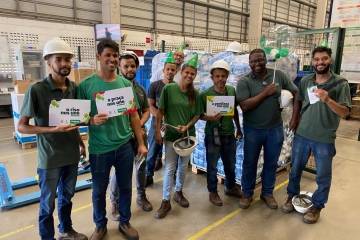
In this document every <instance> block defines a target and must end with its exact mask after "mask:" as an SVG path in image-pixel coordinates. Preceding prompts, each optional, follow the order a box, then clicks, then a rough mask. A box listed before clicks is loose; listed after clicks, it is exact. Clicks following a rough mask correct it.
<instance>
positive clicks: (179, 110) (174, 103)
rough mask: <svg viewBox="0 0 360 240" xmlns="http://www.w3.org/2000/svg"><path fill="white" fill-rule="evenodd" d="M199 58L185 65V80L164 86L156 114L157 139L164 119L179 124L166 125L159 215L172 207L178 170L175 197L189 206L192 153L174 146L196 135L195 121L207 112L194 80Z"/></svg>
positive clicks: (159, 140) (166, 121) (183, 72)
mask: <svg viewBox="0 0 360 240" xmlns="http://www.w3.org/2000/svg"><path fill="white" fill-rule="evenodd" d="M197 57H198V55H195V56H194V57H193V59H196V61H195V60H193V59H191V60H190V61H189V62H190V63H191V65H190V64H185V65H184V66H183V67H182V69H181V79H180V81H179V82H178V83H168V84H166V85H165V86H164V88H163V90H162V93H161V97H160V102H159V108H158V111H157V116H156V141H157V142H158V143H159V144H160V143H161V142H162V141H163V138H162V136H161V133H160V129H161V125H162V119H163V116H164V122H165V124H170V125H172V126H175V127H176V129H175V128H172V127H166V130H165V135H164V140H165V141H166V142H165V172H164V182H163V200H162V202H161V206H160V208H159V209H158V211H157V212H156V215H155V217H156V218H158V219H161V218H164V217H165V216H166V215H167V213H168V212H169V211H170V210H171V204H170V196H171V188H172V183H173V176H174V172H175V171H176V170H177V178H176V184H175V193H174V196H173V199H174V201H175V202H177V203H179V205H180V206H182V207H189V202H188V200H187V199H186V198H185V197H184V195H183V192H182V189H183V186H184V182H185V177H186V172H187V168H188V163H189V160H190V154H189V156H180V155H178V153H177V152H176V151H175V149H174V148H173V143H174V142H175V141H176V140H178V139H180V138H181V137H182V136H184V134H185V135H187V132H188V133H189V135H191V136H195V126H194V124H195V123H196V122H197V120H198V119H199V117H200V115H201V114H202V113H203V109H202V106H201V99H200V95H199V92H198V91H197V90H196V89H195V88H194V84H193V81H194V79H195V77H196V73H197Z"/></svg>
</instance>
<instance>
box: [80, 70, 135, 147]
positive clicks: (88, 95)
mask: <svg viewBox="0 0 360 240" xmlns="http://www.w3.org/2000/svg"><path fill="white" fill-rule="evenodd" d="M125 87H132V84H131V82H130V81H128V80H126V79H125V78H123V77H120V76H117V78H116V80H115V81H114V82H105V81H103V80H102V79H101V78H99V77H98V75H97V74H96V73H94V74H92V75H90V76H88V77H86V78H85V79H83V80H82V81H81V82H80V84H79V88H78V98H79V99H89V100H91V111H90V116H91V117H93V116H95V115H96V114H98V111H97V108H96V102H95V99H94V93H96V92H102V91H108V90H113V89H118V88H125ZM132 90H133V94H134V98H135V100H136V108H138V107H139V103H138V101H137V97H136V94H135V91H134V88H133V87H132ZM132 134H133V132H132V130H131V127H130V119H129V115H128V114H126V115H121V116H116V117H111V118H109V119H108V120H107V121H106V123H104V124H101V125H98V126H97V125H90V126H89V137H90V138H89V153H91V154H103V153H107V152H110V151H112V150H115V149H117V148H119V147H121V146H122V145H124V144H125V143H127V142H128V141H129V139H130V138H131V135H132Z"/></svg>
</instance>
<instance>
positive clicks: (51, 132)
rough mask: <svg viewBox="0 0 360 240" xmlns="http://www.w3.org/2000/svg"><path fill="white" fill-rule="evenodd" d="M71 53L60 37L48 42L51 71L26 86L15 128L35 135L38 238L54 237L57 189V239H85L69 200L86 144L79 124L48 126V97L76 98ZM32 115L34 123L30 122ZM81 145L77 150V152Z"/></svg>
mask: <svg viewBox="0 0 360 240" xmlns="http://www.w3.org/2000/svg"><path fill="white" fill-rule="evenodd" d="M73 56H74V54H73V52H72V49H71V47H70V46H69V44H68V43H67V42H65V41H63V40H61V39H60V38H54V39H52V40H50V41H48V42H47V43H46V44H45V46H44V52H43V57H44V60H45V61H46V65H47V67H49V68H51V70H52V72H51V73H50V74H49V76H48V77H47V78H45V79H44V80H41V81H38V82H36V83H35V84H33V85H31V86H29V88H28V89H27V91H26V94H25V98H24V103H23V107H22V109H21V112H20V115H21V116H20V119H19V123H18V131H19V132H20V133H26V134H34V133H35V134H36V141H37V146H38V168H37V173H38V175H39V187H40V205H39V206H40V209H39V235H40V238H41V239H54V235H55V229H54V217H53V212H54V209H55V197H56V191H57V189H58V192H57V194H58V199H59V201H58V215H59V222H60V224H59V237H58V239H74V240H75V239H78V240H86V239H88V238H87V237H86V236H85V235H84V234H81V233H77V232H76V231H75V230H74V229H73V228H72V221H71V209H72V202H71V199H72V197H73V196H74V193H75V185H76V180H77V174H78V162H79V159H80V154H81V155H84V156H86V149H85V145H84V143H83V141H82V139H81V137H80V136H79V132H78V130H77V128H78V127H72V126H71V125H70V124H64V125H59V126H57V127H49V105H50V100H51V99H76V95H77V86H76V84H75V83H74V82H72V81H70V80H69V79H68V78H67V76H68V75H69V74H70V71H71V58H72V57H73ZM31 118H34V120H35V126H32V125H30V124H29V121H30V119H31ZM79 146H80V151H79Z"/></svg>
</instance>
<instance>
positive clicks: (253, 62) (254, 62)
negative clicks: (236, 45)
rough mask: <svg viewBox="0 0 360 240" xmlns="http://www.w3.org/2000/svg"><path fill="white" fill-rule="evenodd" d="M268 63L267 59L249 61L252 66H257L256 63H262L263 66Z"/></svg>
mask: <svg viewBox="0 0 360 240" xmlns="http://www.w3.org/2000/svg"><path fill="white" fill-rule="evenodd" d="M265 62H266V59H265V58H259V59H256V60H251V61H249V63H250V64H256V63H260V64H263V63H265Z"/></svg>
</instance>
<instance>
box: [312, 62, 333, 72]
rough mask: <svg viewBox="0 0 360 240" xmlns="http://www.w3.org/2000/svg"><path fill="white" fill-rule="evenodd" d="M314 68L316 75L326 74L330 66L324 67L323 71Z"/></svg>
mask: <svg viewBox="0 0 360 240" xmlns="http://www.w3.org/2000/svg"><path fill="white" fill-rule="evenodd" d="M314 68H315V72H316V73H317V74H325V73H327V72H328V71H329V69H330V64H328V65H326V66H325V67H324V69H322V70H318V69H317V67H314Z"/></svg>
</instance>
